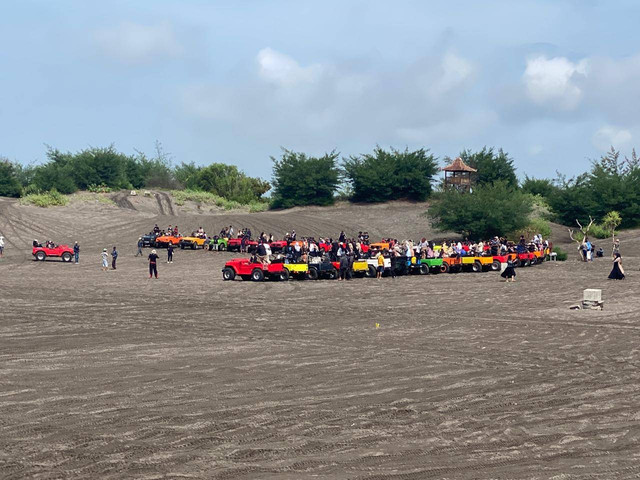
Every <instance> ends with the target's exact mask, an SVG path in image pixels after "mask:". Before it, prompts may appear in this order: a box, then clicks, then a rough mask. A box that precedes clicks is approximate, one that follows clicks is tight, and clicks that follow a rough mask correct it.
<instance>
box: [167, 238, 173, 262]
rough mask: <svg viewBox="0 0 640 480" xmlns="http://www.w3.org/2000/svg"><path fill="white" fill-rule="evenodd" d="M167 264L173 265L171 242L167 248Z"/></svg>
mask: <svg viewBox="0 0 640 480" xmlns="http://www.w3.org/2000/svg"><path fill="white" fill-rule="evenodd" d="M167 263H173V243H171V242H169V245H168V246H167Z"/></svg>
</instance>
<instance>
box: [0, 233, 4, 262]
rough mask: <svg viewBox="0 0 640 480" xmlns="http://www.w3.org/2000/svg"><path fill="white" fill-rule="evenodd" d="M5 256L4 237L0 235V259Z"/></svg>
mask: <svg viewBox="0 0 640 480" xmlns="http://www.w3.org/2000/svg"><path fill="white" fill-rule="evenodd" d="M3 255H4V237H3V236H2V235H0V257H2V256H3Z"/></svg>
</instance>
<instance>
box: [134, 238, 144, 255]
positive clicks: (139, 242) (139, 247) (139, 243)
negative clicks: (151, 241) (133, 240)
mask: <svg viewBox="0 0 640 480" xmlns="http://www.w3.org/2000/svg"><path fill="white" fill-rule="evenodd" d="M143 245H144V243H143V242H142V237H139V238H138V251H137V252H136V255H135V256H136V257H137V256H142V246H143Z"/></svg>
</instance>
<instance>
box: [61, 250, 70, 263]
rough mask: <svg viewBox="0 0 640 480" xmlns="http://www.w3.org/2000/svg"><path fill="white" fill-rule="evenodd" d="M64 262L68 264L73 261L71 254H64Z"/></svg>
mask: <svg viewBox="0 0 640 480" xmlns="http://www.w3.org/2000/svg"><path fill="white" fill-rule="evenodd" d="M62 261H63V262H66V263H68V262H70V261H71V254H70V253H69V252H64V253H63V254H62Z"/></svg>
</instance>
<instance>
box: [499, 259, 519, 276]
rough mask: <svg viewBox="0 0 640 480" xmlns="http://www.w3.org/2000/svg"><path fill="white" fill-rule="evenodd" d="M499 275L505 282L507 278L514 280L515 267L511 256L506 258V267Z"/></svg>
mask: <svg viewBox="0 0 640 480" xmlns="http://www.w3.org/2000/svg"><path fill="white" fill-rule="evenodd" d="M500 276H501V277H502V278H504V279H505V281H506V282H508V281H509V280H511V281H512V282H515V281H516V269H515V268H514V263H513V260H512V259H511V257H509V259H508V260H507V268H505V269H504V272H502V273H501V274H500Z"/></svg>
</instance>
